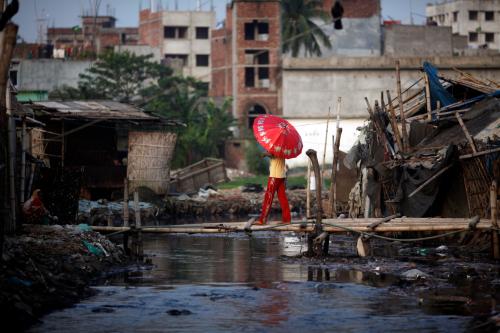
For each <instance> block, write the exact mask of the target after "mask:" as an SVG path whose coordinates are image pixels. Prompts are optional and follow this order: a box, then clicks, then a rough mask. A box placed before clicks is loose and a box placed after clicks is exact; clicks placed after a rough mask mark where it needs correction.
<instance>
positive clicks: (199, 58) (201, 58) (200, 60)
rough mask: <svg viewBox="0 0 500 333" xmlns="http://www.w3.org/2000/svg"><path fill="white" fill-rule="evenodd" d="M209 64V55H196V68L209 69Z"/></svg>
mask: <svg viewBox="0 0 500 333" xmlns="http://www.w3.org/2000/svg"><path fill="white" fill-rule="evenodd" d="M208 63H209V56H208V54H197V55H196V66H198V67H208Z"/></svg>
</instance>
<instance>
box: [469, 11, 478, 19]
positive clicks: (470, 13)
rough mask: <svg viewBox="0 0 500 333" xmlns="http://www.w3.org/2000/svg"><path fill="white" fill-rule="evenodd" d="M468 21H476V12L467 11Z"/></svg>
mask: <svg viewBox="0 0 500 333" xmlns="http://www.w3.org/2000/svg"><path fill="white" fill-rule="evenodd" d="M469 20H470V21H477V10H469Z"/></svg>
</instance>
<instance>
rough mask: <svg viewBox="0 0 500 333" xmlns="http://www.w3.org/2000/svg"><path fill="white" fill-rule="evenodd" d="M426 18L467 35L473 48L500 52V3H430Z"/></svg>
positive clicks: (469, 0) (476, 0)
mask: <svg viewBox="0 0 500 333" xmlns="http://www.w3.org/2000/svg"><path fill="white" fill-rule="evenodd" d="M426 16H427V17H428V18H430V19H432V21H434V22H436V23H437V24H438V25H440V26H451V28H452V32H453V33H454V34H459V35H462V36H467V37H468V41H469V47H471V48H480V47H481V48H488V49H492V50H499V51H500V0H453V1H443V2H441V3H438V4H428V5H427V7H426Z"/></svg>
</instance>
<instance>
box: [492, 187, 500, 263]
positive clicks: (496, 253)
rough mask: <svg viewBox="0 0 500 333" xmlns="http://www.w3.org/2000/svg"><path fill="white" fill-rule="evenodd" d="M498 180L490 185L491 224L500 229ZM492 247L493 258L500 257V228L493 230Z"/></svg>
mask: <svg viewBox="0 0 500 333" xmlns="http://www.w3.org/2000/svg"><path fill="white" fill-rule="evenodd" d="M497 196H498V189H497V182H496V180H494V181H492V182H491V187H490V207H491V226H492V227H493V228H495V229H498V211H497ZM491 236H492V237H491V239H492V247H493V258H494V259H500V247H499V242H498V230H492V234H491Z"/></svg>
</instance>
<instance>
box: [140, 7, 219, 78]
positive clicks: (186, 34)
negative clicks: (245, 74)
mask: <svg viewBox="0 0 500 333" xmlns="http://www.w3.org/2000/svg"><path fill="white" fill-rule="evenodd" d="M214 28H215V12H214V11H169V10H160V11H154V10H153V9H151V8H149V9H143V10H141V11H140V14H139V44H143V45H149V46H151V47H156V48H159V49H160V53H161V55H162V59H163V62H164V63H165V64H167V65H170V66H172V67H174V68H177V69H178V70H179V71H180V72H181V73H182V74H183V75H185V76H193V77H195V78H197V79H199V80H201V81H204V82H210V79H211V75H210V73H211V59H210V34H211V30H212V29H214Z"/></svg>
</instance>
